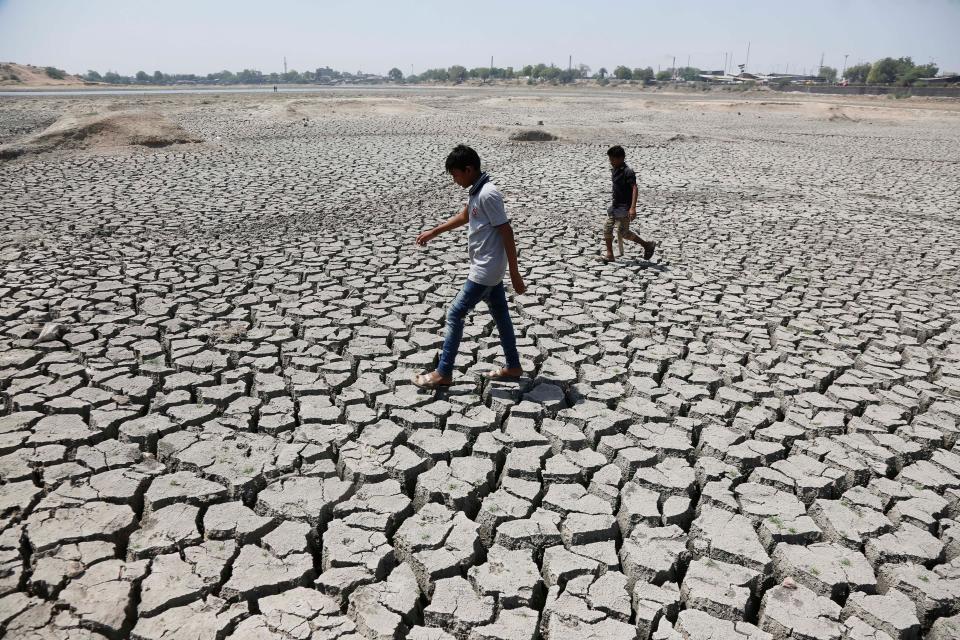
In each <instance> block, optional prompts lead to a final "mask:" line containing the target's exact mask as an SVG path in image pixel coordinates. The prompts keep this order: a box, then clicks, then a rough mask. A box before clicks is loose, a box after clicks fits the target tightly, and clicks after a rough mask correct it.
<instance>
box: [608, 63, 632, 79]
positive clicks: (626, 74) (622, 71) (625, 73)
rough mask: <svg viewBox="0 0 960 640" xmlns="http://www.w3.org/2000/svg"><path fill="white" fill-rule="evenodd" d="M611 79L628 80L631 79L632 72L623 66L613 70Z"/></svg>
mask: <svg viewBox="0 0 960 640" xmlns="http://www.w3.org/2000/svg"><path fill="white" fill-rule="evenodd" d="M613 77H614V78H616V79H617V80H630V79H632V78H633V71H630V69H629V68H628V67H625V66H623V65H620V66H618V67H617V68H616V69H614V70H613Z"/></svg>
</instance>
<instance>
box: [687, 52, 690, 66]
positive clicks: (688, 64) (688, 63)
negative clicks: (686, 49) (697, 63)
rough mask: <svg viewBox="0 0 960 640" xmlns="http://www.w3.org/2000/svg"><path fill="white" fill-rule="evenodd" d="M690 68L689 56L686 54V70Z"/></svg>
mask: <svg viewBox="0 0 960 640" xmlns="http://www.w3.org/2000/svg"><path fill="white" fill-rule="evenodd" d="M689 68H690V54H689V53H688V54H687V69H689Z"/></svg>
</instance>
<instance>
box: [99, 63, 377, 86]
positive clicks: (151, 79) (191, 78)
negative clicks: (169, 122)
mask: <svg viewBox="0 0 960 640" xmlns="http://www.w3.org/2000/svg"><path fill="white" fill-rule="evenodd" d="M357 77H362V76H361V74H360V73H359V72H357V74H356V75H355V74H351V73H345V72H342V71H336V70H334V69H331V68H330V67H321V68H318V69H316V70H314V71H296V70H291V71H288V72H286V73H263V72H261V71H258V70H257V69H244V70H242V71H229V70H223V71H217V72H214V73H208V74H206V75H198V74H195V73H164V72H162V71H154V72H153V73H147V72H146V71H137V72H136V73H135V74H134V75H132V76H125V75H121V74H119V73H117V72H116V71H107V72H105V73H103V74H101V73H100V72H98V71H95V70H93V69H91V70H89V71H87V73H85V74H84V76H83V78H84V79H85V80H87V81H89V82H106V83H109V84H174V83H182V82H189V83H209V84H281V83H282V84H307V83H314V82H327V81H331V80H340V79H354V78H357Z"/></svg>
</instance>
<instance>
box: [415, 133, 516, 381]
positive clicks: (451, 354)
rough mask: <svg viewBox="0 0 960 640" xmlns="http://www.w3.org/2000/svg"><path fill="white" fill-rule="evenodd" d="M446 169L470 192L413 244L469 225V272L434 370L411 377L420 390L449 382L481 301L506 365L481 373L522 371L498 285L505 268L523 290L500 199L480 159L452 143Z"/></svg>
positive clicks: (494, 375) (449, 317)
mask: <svg viewBox="0 0 960 640" xmlns="http://www.w3.org/2000/svg"><path fill="white" fill-rule="evenodd" d="M446 169H447V173H449V174H450V175H451V176H452V177H453V181H454V182H455V183H457V184H458V185H460V186H461V187H463V188H465V189H467V188H468V189H469V199H468V200H467V205H466V206H465V207H464V208H463V209H461V210H460V212H459V213H456V214H455V215H453V216H452V217H451V218H450V219H449V220H447V221H446V222H444V223H443V224H441V225H438V226H436V227H434V228H433V229H430V230H429V231H424V232H423V233H421V234H420V235H419V236H417V244H418V245H421V246H422V245H425V244H427V243H428V242H430V241H431V240H433V239H434V238H435V237H437V236H438V235H440V234H441V233H443V232H445V231H450V230H451V229H456V228H457V227H462V226H463V225H469V228H468V230H467V247H468V253H469V256H470V273H469V274H468V276H467V281H466V282H465V283H464V285H463V288H462V289H461V290H460V293H459V294H457V297H456V298H454V299H453V302H452V303H451V304H450V309H449V310H448V311H447V329H446V334H445V336H444V339H443V350H442V351H441V353H440V362H439V364H438V365H437V369H436V371H431V372H430V373H422V374H419V375H417V376H414V378H413V383H414V384H415V385H417V386H418V387H420V388H422V389H436V388H437V387H446V386H450V384H452V382H453V365H454V361H455V360H456V358H457V351H458V350H459V348H460V340H461V338H462V337H463V323H464V319H465V318H466V316H467V314H468V313H469V312H470V311H471V310H472V309H473V308H474V307H475V306H477V304H478V303H479V302H480V301H481V300H483V301H484V302H486V303H487V307H488V308H489V309H490V315H492V316H493V321H494V322H495V323H496V325H497V332H498V333H499V334H500V344H501V345H502V346H503V355H504V356H505V357H506V361H507V365H506V366H505V367H503V368H500V369H495V370H493V371H490V372H489V373H487V374H486V375H487V377H488V378H491V379H497V378H513V377H518V376H520V375H521V374H522V373H523V371H522V369H521V367H520V354H519V353H517V339H516V336H515V335H514V333H513V323H512V322H511V321H510V310H509V308H508V307H507V295H506V291H505V289H504V287H503V276H504V272H505V271H506V270H507V269H508V268H509V270H510V281H511V282H512V283H513V290H514V291H516V292H517V293H519V294H522V293H524V292H525V291H526V290H527V288H526V286H525V285H524V284H523V277H522V276H521V275H520V269H519V267H518V266H517V246H516V243H515V242H514V238H513V228H512V227H511V226H510V220H509V219H508V218H507V213H506V211H505V210H504V208H503V196H501V195H500V191H498V190H497V188H496V187H495V186H493V183H492V182H490V177H489V176H488V175H487V174H486V173H484V172H483V171H481V170H480V156H479V155H477V152H476V151H474V150H473V149H471V148H470V147H468V146H466V145H462V144H461V145H457V146H456V147H455V148H454V150H453V151H451V152H450V155H448V156H447V162H446Z"/></svg>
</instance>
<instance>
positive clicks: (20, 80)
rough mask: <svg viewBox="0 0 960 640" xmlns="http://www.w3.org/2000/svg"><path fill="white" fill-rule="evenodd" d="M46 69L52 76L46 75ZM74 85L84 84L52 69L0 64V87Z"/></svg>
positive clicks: (77, 77)
mask: <svg viewBox="0 0 960 640" xmlns="http://www.w3.org/2000/svg"><path fill="white" fill-rule="evenodd" d="M47 69H50V70H51V73H52V74H53V75H51V74H50V73H48V72H47ZM76 84H84V80H83V78H81V77H79V76H75V75H71V74H69V73H66V72H64V71H62V70H60V69H55V68H54V67H36V66H34V65H32V64H17V63H16V62H0V86H14V87H44V86H62V85H76Z"/></svg>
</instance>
